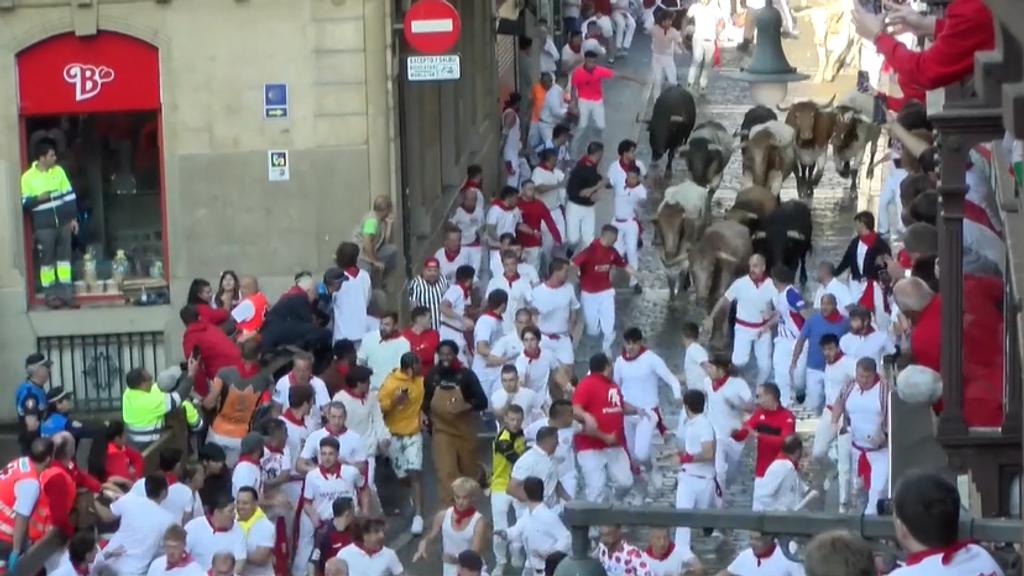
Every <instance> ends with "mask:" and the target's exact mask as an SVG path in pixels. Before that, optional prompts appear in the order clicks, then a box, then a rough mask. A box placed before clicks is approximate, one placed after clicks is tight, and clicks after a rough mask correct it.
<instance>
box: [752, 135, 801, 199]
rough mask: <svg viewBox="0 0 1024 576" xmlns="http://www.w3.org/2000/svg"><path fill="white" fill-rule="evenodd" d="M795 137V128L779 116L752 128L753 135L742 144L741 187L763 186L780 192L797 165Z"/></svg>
mask: <svg viewBox="0 0 1024 576" xmlns="http://www.w3.org/2000/svg"><path fill="white" fill-rule="evenodd" d="M795 139H796V131H795V130H793V128H791V127H790V126H788V125H787V124H786V123H785V122H779V121H778V120H773V121H771V122H765V123H764V124H759V125H757V126H754V127H753V128H751V129H750V139H749V140H747V141H746V142H744V143H743V146H742V148H741V149H742V151H743V176H742V178H741V179H740V189H741V190H742V189H744V188H750V187H751V186H754V185H757V186H763V187H765V188H767V189H768V190H770V191H771V193H772V194H774V195H775V196H778V195H779V194H780V193H781V192H782V183H783V182H784V181H785V180H786V178H788V177H789V175H790V174H792V173H793V170H794V168H795V166H796V152H795V151H794V149H793V142H794V141H795Z"/></svg>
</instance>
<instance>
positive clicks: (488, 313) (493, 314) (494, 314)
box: [484, 310, 502, 321]
mask: <svg viewBox="0 0 1024 576" xmlns="http://www.w3.org/2000/svg"><path fill="white" fill-rule="evenodd" d="M484 316H490V317H491V318H494V319H495V320H498V321H501V319H502V318H501V314H498V313H497V312H495V311H494V310H488V311H486V312H484Z"/></svg>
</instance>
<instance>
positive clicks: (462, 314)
mask: <svg viewBox="0 0 1024 576" xmlns="http://www.w3.org/2000/svg"><path fill="white" fill-rule="evenodd" d="M474 276H476V270H475V269H474V268H473V267H472V266H467V265H463V266H459V267H458V268H457V269H456V270H455V284H452V285H451V286H450V287H449V288H448V290H447V291H446V292H445V293H444V296H443V297H442V298H441V325H440V326H438V332H440V334H441V340H451V341H453V342H455V344H456V345H458V347H459V361H460V362H462V363H463V364H465V363H466V362H467V359H468V358H469V356H468V355H467V354H466V336H465V334H466V331H467V330H472V329H473V327H474V326H476V323H475V322H473V320H472V319H470V318H469V317H468V316H466V304H468V303H469V299H470V290H472V289H473V277H474Z"/></svg>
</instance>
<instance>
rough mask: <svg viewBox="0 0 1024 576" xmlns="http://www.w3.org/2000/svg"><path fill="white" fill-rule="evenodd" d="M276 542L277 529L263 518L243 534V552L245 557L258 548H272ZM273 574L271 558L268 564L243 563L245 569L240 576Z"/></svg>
mask: <svg viewBox="0 0 1024 576" xmlns="http://www.w3.org/2000/svg"><path fill="white" fill-rule="evenodd" d="M276 540H277V528H275V527H274V523H273V522H271V521H270V519H269V518H267V517H266V516H264V517H263V518H260V519H259V520H256V521H255V522H253V523H252V526H249V532H248V533H247V534H245V552H246V555H249V554H252V553H253V552H256V551H257V550H259V549H260V548H270V549H273V548H274V543H275V541H276ZM273 574H274V560H273V556H271V560H270V562H267V563H266V564H263V565H260V566H257V565H253V564H250V563H248V562H246V563H245V567H244V568H242V576H273Z"/></svg>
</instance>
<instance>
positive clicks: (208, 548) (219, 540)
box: [161, 516, 247, 570]
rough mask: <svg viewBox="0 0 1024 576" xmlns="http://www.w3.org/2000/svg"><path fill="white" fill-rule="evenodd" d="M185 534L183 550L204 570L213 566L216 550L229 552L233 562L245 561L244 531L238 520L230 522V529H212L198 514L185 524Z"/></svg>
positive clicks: (207, 520) (208, 521) (206, 519)
mask: <svg viewBox="0 0 1024 576" xmlns="http://www.w3.org/2000/svg"><path fill="white" fill-rule="evenodd" d="M185 534H186V535H187V536H186V538H185V550H186V551H187V552H188V553H189V554H191V555H192V559H193V560H195V561H196V564H199V565H200V566H202V567H203V569H204V570H209V569H210V568H212V567H213V557H214V556H216V555H217V553H218V552H230V553H231V554H232V555H233V556H234V557H235V562H245V557H246V555H247V554H246V551H245V533H244V532H243V531H242V527H241V526H239V525H238V522H234V523H233V524H231V529H230V530H226V531H222V530H214V529H213V525H211V524H210V520H209V519H208V518H207V517H206V516H200V517H198V518H193V519H192V520H190V521H189V523H188V524H185ZM161 540H162V538H161Z"/></svg>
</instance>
